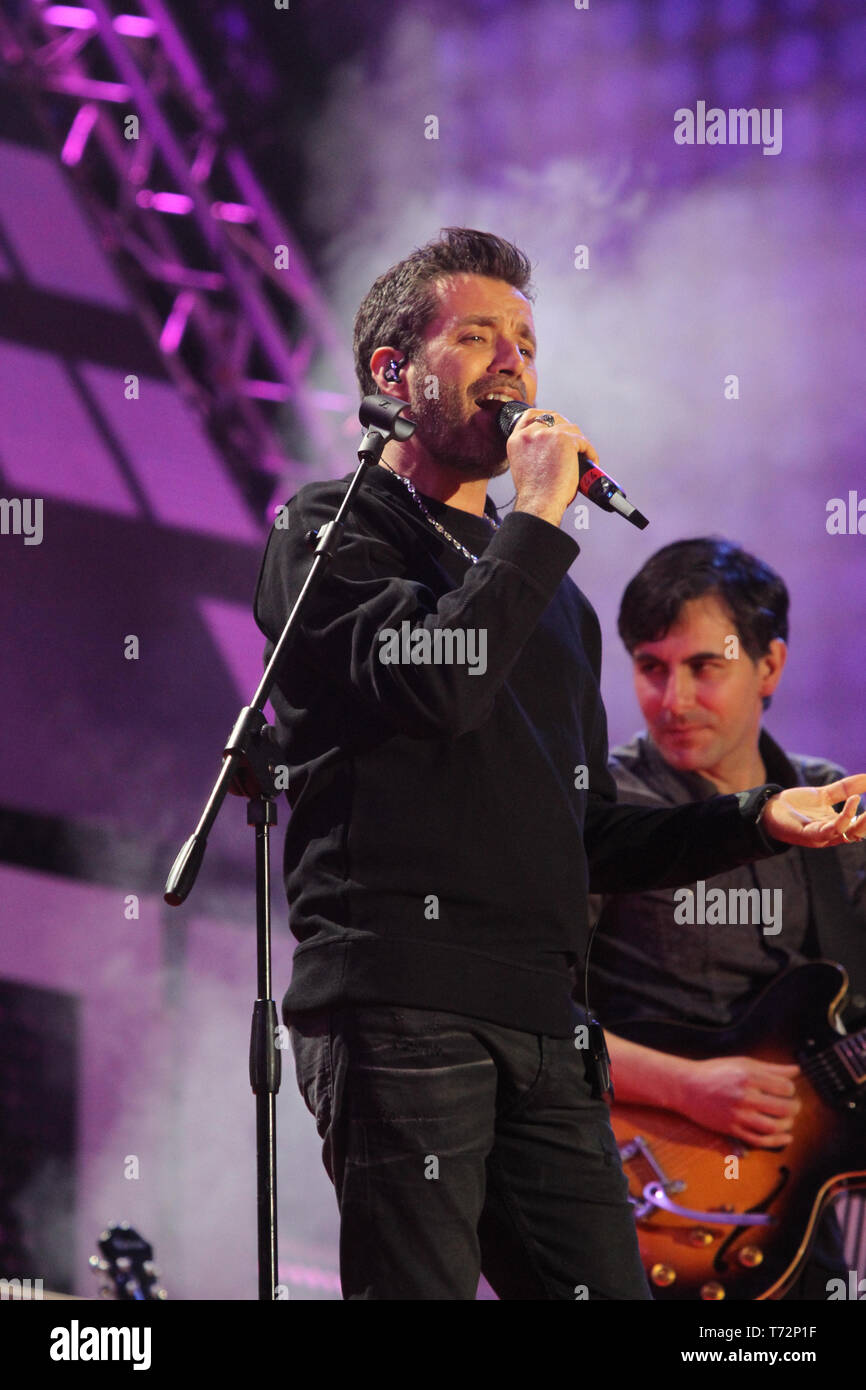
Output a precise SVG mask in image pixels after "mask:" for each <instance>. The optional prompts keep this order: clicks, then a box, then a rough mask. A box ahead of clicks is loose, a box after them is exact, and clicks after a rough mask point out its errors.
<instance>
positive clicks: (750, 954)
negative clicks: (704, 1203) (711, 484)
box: [590, 539, 866, 1299]
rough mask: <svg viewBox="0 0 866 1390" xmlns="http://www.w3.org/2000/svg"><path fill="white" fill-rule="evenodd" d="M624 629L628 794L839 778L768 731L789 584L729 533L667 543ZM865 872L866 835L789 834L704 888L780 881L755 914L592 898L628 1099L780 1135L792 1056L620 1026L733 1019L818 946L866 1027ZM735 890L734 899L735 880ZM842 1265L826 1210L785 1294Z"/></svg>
mask: <svg viewBox="0 0 866 1390" xmlns="http://www.w3.org/2000/svg"><path fill="white" fill-rule="evenodd" d="M619 633H620V636H621V638H622V640H623V642H624V643H625V646H626V648H627V650H628V652H629V654H630V656H631V658H632V662H633V674H634V683H635V692H636V694H637V699H638V703H639V704H640V707H641V711H642V713H643V716H644V719H645V720H646V732H645V733H642V734H640V735H639V736H638V737H636V738H635V739H634V740H633V741H632V742H631V743H630V744H628V745H627V746H625V747H619V748H615V749H613V751H612V754H611V759H610V767H611V771H612V773H613V775H614V778H615V780H616V784H617V793H618V796H619V798H620V799H621V800H623V801H627V802H631V803H635V802H637V803H642V804H644V805H653V806H659V805H663V806H672V805H677V804H681V803H683V802H688V801H700V800H704V799H706V798H708V797H711V796H714V795H715V794H717V793H720V792H721V793H730V792H739V791H742V790H744V789H745V788H747V787H752V786H755V785H756V784H758V783H760V782H765V781H772V782H776V783H778V784H779V785H781V786H784V787H792V786H795V785H797V784H811V785H818V784H822V783H828V782H832V781H835V780H836V779H838V778H839V777H842V776H844V775H845V774H844V772H843V771H842V769H841V768H839V767H837V766H836V765H835V764H832V763H829V762H825V761H823V760H819V759H817V758H804V757H795V756H794V755H792V754H788V753H785V752H783V750H782V749H781V748H780V747H779V745H778V744H777V743H776V742H775V741H774V740H773V739H772V738H771V737H770V735H769V734H768V733H767V732H766V730H764V729H763V728H762V716H763V713H764V711H765V710H766V709H767V708H768V706H769V704H770V700H771V697H772V695H773V693H774V692H775V690H776V688H777V686H778V684H779V682H780V680H781V677H782V672H783V670H784V666H785V660H786V653H787V648H786V642H787V636H788V592H787V589H786V587H785V584H784V582H783V581H782V579H781V578H780V577H779V576H778V575H777V574H775V573H774V571H773V570H771V569H770V568H769V566H768V565H765V564H763V563H762V562H761V561H760V560H757V559H756V558H755V557H754V556H752V555H748V554H746V553H745V552H744V551H742V550H740V549H738V548H736V547H735V546H733V545H731V544H729V543H728V542H727V541H724V540H720V539H698V540H685V541H677V542H675V543H674V544H672V545H668V546H665V547H664V548H663V549H662V550H659V551H658V552H657V553H656V554H655V555H653V556H652V557H651V558H650V559H649V560H648V561H647V562H646V564H645V565H644V566H643V568H642V569H641V570H640V571H639V572H638V574H636V575H635V577H634V578H633V579H632V580H631V582H630V583H629V585H628V586H627V588H626V590H625V593H624V595H623V599H622V603H621V606H620V613H619ZM819 859H820V860H822V862H821V863H819V862H818V861H819ZM864 885H866V846H864V845H863V844H852V845H851V846H850V847H849V846H848V845H841V846H839V847H838V848H835V849H830V850H828V851H826V852H822V854H821V856H818V855H817V854H816V853H815V852H814V851H806V850H802V849H799V848H794V849H792V850H790V851H789V853H788V854H785V855H781V856H777V857H775V858H773V859H765V860H762V861H760V862H757V863H753V864H749V865H745V866H743V867H742V868H739V869H733V870H731V871H730V872H728V873H724V874H719V875H717V876H715V877H713V878H711V879H708V880H707V881H706V885H705V890H704V891H705V893H706V894H709V893H710V891H711V889H715V888H722V889H723V890H728V889H754V888H756V887H757V888H758V889H762V890H768V891H767V892H766V893H762V894H761V903H762V905H763V904H766V905H767V906H768V907H769V905H770V904H775V905H776V906H775V911H774V912H772V913H770V912H763V911H762V914H761V918H760V920H759V921H757V922H745V923H740V924H737V923H735V922H732V921H731V920H730V919H729V920H728V922H727V924H726V925H710V924H702V923H701V921H700V916H701V914H700V913H693V914H692V915H693V916H694V917H695V921H694V923H693V924H689V925H680V924H678V921H677V918H678V919H679V923H682V922H683V920H684V914H683V912H682V911H679V912H677V903H681V902H682V901H683V895H682V893H681V892H677V894H676V895H675V893H674V890H658V891H653V892H647V893H636V894H623V895H615V896H606V897H604V898H602V899H600V898H595V899H593V900H592V901H593V906H594V912H595V914H596V916H597V917H598V923H599V929H598V932H597V934H596V938H595V941H594V944H593V947H592V955H591V973H590V997H591V1000H592V1003H593V1005H594V1007H595V1008H596V1009H597V1011H598V1013H599V1015H600V1017H601V1019H602V1021H603V1023H604V1025H605V1029H606V1032H607V1034H608V1045H609V1050H610V1055H611V1061H612V1069H613V1077H614V1082H615V1086H616V1096H617V1099H618V1100H620V1101H624V1102H632V1103H645V1104H652V1105H663V1106H665V1107H667V1108H670V1109H671V1110H673V1111H676V1112H679V1113H680V1114H683V1115H686V1116H687V1117H688V1118H689V1119H691V1120H693V1121H695V1122H696V1123H698V1124H701V1125H704V1126H705V1127H707V1128H709V1129H712V1130H717V1131H719V1132H720V1133H723V1134H730V1135H733V1136H735V1137H736V1138H738V1139H740V1140H743V1141H745V1142H746V1143H747V1144H749V1145H751V1146H753V1147H768V1148H770V1147H772V1148H780V1147H781V1148H782V1149H783V1148H784V1145H785V1144H787V1143H789V1142H790V1140H791V1136H792V1133H793V1130H794V1128H795V1126H796V1124H797V1111H798V1109H799V1102H798V1101H797V1100H796V1098H795V1090H794V1082H793V1078H794V1077H795V1076H796V1075H797V1072H798V1068H797V1067H796V1066H785V1065H781V1064H775V1063H771V1062H765V1061H761V1060H758V1059H756V1058H750V1057H719V1058H710V1059H708V1060H702V1061H695V1060H690V1059H685V1058H680V1057H676V1056H673V1055H669V1054H666V1053H664V1052H659V1051H656V1050H655V1049H651V1048H648V1047H644V1046H642V1045H639V1044H637V1043H632V1042H629V1041H627V1040H626V1039H625V1038H622V1037H618V1036H616V1027H617V1024H622V1023H624V1022H626V1021H629V1022H631V1021H634V1020H640V1019H644V1018H664V1019H670V1020H672V1021H678V1022H684V1023H691V1024H701V1025H723V1024H730V1023H734V1022H736V1020H737V1019H738V1017H739V1016H741V1015H742V1014H743V1013H744V1012H745V1011H746V1009H747V1008H748V1007H749V1005H750V1004H751V1003H752V1002H753V1001H754V999H755V996H756V995H757V994H758V993H759V992H760V991H761V990H762V989H763V988H764V987H765V986H766V985H767V983H768V982H769V981H770V980H771V979H773V977H774V976H775V975H776V974H777V973H778V972H779V971H781V970H784V969H785V968H787V967H788V966H792V965H797V964H802V963H803V962H804V961H806V960H808V959H810V958H815V957H819V956H820V957H824V958H827V959H831V960H835V961H838V962H839V964H841V965H843V966H844V967H845V969H846V970H847V972H848V975H849V979H850V985H851V988H850V990H849V994H848V998H847V1001H846V1007H845V1010H844V1012H843V1015H842V1017H843V1021H844V1023H845V1024H846V1026H847V1027H848V1028H849V1029H853V1027H855V1026H862V1024H863V1023H864V1022H866V887H864ZM695 888H696V889H697V885H695ZM752 896H753V898H754V894H753V895H752ZM704 901H706V899H704ZM716 901H721V900H720V899H718V898H717V899H716ZM726 901H727V902H731V901H737V899H736V898H733V895H730V894H727V893H726ZM739 901H741V902H742V901H748V900H747V899H745V897H744V895H742V894H741V895H740V898H739ZM697 903H698V893H697V892H696V898H695V905H696V906H697ZM599 914H600V915H599ZM704 915H705V916H706V915H707V914H704ZM755 915H757V914H755ZM685 920H686V921H688V917H686V918H685ZM843 1268H844V1260H843V1259H842V1255H841V1244H840V1239H839V1231H838V1225H837V1223H836V1221H835V1218H833V1217H832V1215H831V1216H829V1217H825V1219H824V1220H823V1222H822V1224H821V1226H820V1227H819V1233H818V1236H817V1238H816V1243H815V1246H814V1247H813V1254H812V1257H811V1260H810V1262H809V1264H807V1265H806V1267H805V1272H804V1273H803V1274H802V1275H801V1276H800V1277H799V1278H798V1281H797V1282H796V1283H795V1285H794V1286H793V1288H792V1290H791V1291H790V1292H789V1293H788V1295H787V1297H789V1298H797V1299H824V1298H826V1297H827V1294H826V1283H827V1279H828V1278H829V1277H831V1276H833V1275H836V1274H837V1273H838V1272H839V1271H840V1270H841V1269H843Z"/></svg>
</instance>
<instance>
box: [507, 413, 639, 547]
mask: <svg viewBox="0 0 866 1390" xmlns="http://www.w3.org/2000/svg"><path fill="white" fill-rule="evenodd" d="M532 409H533V407H532V406H531V405H527V403H526V401H506V402H505V404H504V405H503V406H502V407H501V409H500V410H499V411H498V413H497V416H496V423H497V424H498V425H499V428H500V429H501V430H502V433H503V434H504V435H505V438H506V439H507V438H508V436H509V435H510V433H511V431H512V430H513V429H514V426H515V425H516V424H517V421H518V420H519V419H520V416H521V415H522V414H523V412H524V411H525V410H532ZM578 458H579V459H580V482H579V483H578V490H579V491H580V492H582V493H583V495H584V497H588V498H589V500H590V502H594V503H595V505H596V506H597V507H601V509H602V511H605V512H618V513H619V515H620V516H624V517H625V519H626V521H630V522H631V524H632V526H637V528H638V530H639V531H642V530H643V529H644V527H645V526H649V521H648V520H647V518H646V517H645V516H644V514H643V512H639V511H638V509H637V507H635V506H634V504H633V503H632V502H629V500H628V498H627V497H626V495H625V493H624V492H623V490H622V488H621V487H620V485H619V483H616V482H614V480H613V478H609V477H608V476H607V474H606V473H603V472H602V470H601V469H600V468H596V467H595V465H594V464H593V463H591V462H590V460H589V459H588V458H587V456H586V454H578Z"/></svg>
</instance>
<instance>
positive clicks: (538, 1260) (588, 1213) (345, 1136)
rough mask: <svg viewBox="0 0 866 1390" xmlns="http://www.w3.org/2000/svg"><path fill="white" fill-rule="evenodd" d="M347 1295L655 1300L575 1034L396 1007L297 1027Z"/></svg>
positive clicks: (603, 1114)
mask: <svg viewBox="0 0 866 1390" xmlns="http://www.w3.org/2000/svg"><path fill="white" fill-rule="evenodd" d="M290 1038H291V1042H292V1049H293V1052H294V1055H295V1065H296V1069H297V1076H298V1084H299V1086H300V1090H301V1094H302V1095H303V1097H304V1100H305V1102H306V1104H307V1106H308V1108H309V1109H310V1111H311V1112H312V1113H313V1115H315V1117H316V1125H317V1128H318V1131H319V1134H320V1136H321V1138H322V1141H323V1146H322V1155H323V1159H324V1163H325V1168H326V1170H327V1172H328V1176H329V1177H330V1179H331V1181H332V1182H333V1184H334V1187H335V1189H336V1194H337V1201H338V1204H339V1208H340V1218H341V1223H340V1275H341V1278H342V1285H343V1297H344V1298H347V1299H474V1298H475V1294H476V1289H477V1286H478V1277H479V1272H480V1271H482V1270H483V1272H484V1275H485V1277H486V1278H487V1280H488V1281H489V1283H490V1285H491V1286H492V1288H493V1289H494V1290H495V1291H496V1293H497V1294H498V1295H499V1297H500V1298H502V1299H569V1300H572V1299H576V1298H577V1299H582V1298H594V1299H649V1298H650V1297H651V1295H650V1292H649V1288H648V1286H647V1282H646V1278H645V1276H644V1273H643V1269H642V1267H641V1263H640V1259H639V1256H638V1246H637V1238H636V1235H635V1223H634V1218H633V1216H632V1210H631V1207H630V1205H629V1202H628V1200H627V1191H628V1186H627V1183H626V1179H625V1177H624V1176H623V1172H622V1167H621V1164H620V1160H619V1152H618V1150H617V1146H616V1142H615V1140H614V1137H613V1133H612V1131H611V1128H610V1123H609V1120H608V1111H607V1106H606V1105H605V1103H604V1102H603V1101H601V1100H593V1099H592V1098H591V1093H590V1086H589V1083H588V1081H587V1079H586V1077H585V1075H584V1056H585V1054H584V1053H583V1052H581V1051H580V1050H579V1049H578V1048H577V1047H576V1046H575V1039H572V1038H550V1037H546V1036H544V1035H541V1034H533V1033H524V1032H519V1031H517V1030H515V1029H512V1028H504V1027H500V1026H499V1025H498V1024H493V1023H484V1022H482V1021H480V1020H477V1019H473V1018H466V1017H463V1016H461V1015H459V1014H451V1013H440V1012H434V1011H432V1010H428V1009H411V1008H402V1007H397V1006H391V1005H379V1006H375V1007H366V1006H365V1007H357V1008H356V1007H353V1008H345V1009H340V1010H337V1011H334V1012H332V1013H326V1012H322V1013H318V1014H311V1015H307V1016H305V1017H304V1018H303V1019H300V1018H296V1019H295V1023H294V1024H293V1026H292V1027H291V1028H290Z"/></svg>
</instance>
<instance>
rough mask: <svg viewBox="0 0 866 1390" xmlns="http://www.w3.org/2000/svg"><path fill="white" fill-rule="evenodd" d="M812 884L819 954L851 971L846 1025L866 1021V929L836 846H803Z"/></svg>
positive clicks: (850, 1026)
mask: <svg viewBox="0 0 866 1390" xmlns="http://www.w3.org/2000/svg"><path fill="white" fill-rule="evenodd" d="M800 853H801V855H802V858H803V867H804V869H805V872H806V881H807V883H808V885H809V907H810V913H809V915H810V918H811V928H812V930H813V932H815V933H816V934H817V941H816V942H815V944H816V946H817V948H818V955H819V956H820V957H821V958H823V959H824V960H833V961H837V962H838V964H839V965H842V966H844V968H845V970H846V971H847V973H848V979H849V982H850V989H849V993H848V999H847V1001H846V1003H845V1006H844V1008H843V1010H842V1018H843V1021H844V1023H845V1026H846V1028H848V1029H849V1030H852V1029H854V1028H856V1027H858V1026H862V1025H863V1023H864V1022H866V931H864V930H863V927H862V925H861V924H860V922H858V920H857V915H856V913H855V911H854V908H853V906H852V904H851V901H850V899H849V897H848V894H847V892H846V891H845V879H844V876H843V874H842V866H841V864H840V863H839V856H838V855H837V853H836V850H835V849H801V851H800Z"/></svg>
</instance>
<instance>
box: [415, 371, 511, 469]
mask: <svg viewBox="0 0 866 1390" xmlns="http://www.w3.org/2000/svg"><path fill="white" fill-rule="evenodd" d="M416 365H417V368H418V371H417V374H416V382H419V383H421V382H423V381H424V379H425V378H427V379H428V380H429V379H430V378H431V375H432V374H431V373H428V371H427V364H426V362H425V361H424V359H423V358H418V359H416ZM485 389H486V390H489V389H490V387H489V385H488V386H486V387H485V385H484V384H483V383H482V384H480V385H479V387H478V393H479V394H480V393H481V392H482V391H483V390H485ZM409 405H410V410H409V411H408V414H409V417H410V419H412V420H414V421H415V424H416V425H417V427H418V428H417V435H418V440H419V443H421V444H423V445H424V448H425V449H426V450H427V452H428V453H429V454H430V456H431V457H432V458H433V459H435V461H436V463H437V464H438V465H439V466H440V467H441V468H450V469H452V470H453V471H454V472H455V473H459V474H460V476H461V477H462V478H466V479H475V478H497V477H499V475H500V474H501V473H506V472H507V471H508V458H507V455H506V452H505V437H504V435H503V434H502V431H501V430H500V429H499V426H498V425H497V423H496V412H494V411H492V410H485V409H483V408H482V407H479V406H477V405H476V404H475V399H474V397H473V396H471V395H467V393H466V392H464V391H462V390H461V389H460V388H459V387H458V386H449V385H447V384H443V383H442V382H441V381H440V383H439V397H438V399H437V400H428V398H427V397H426V396H425V395H424V388H423V385H420V384H419V385H417V386H416V387H415V388H414V389H413V390H412V391H411V392H410V395H409ZM467 408H469V409H470V410H471V412H472V413H471V415H470V416H469V418H468V419H467Z"/></svg>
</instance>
